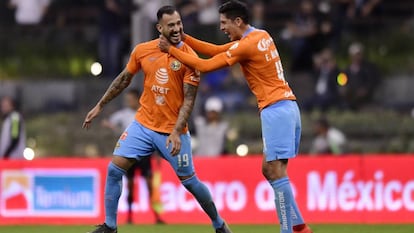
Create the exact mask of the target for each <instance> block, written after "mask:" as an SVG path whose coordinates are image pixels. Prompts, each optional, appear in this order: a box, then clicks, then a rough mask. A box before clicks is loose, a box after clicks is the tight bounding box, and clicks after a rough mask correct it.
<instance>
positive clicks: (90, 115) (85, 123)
mask: <svg viewBox="0 0 414 233" xmlns="http://www.w3.org/2000/svg"><path fill="white" fill-rule="evenodd" d="M101 111H102V106H101V105H99V104H97V105H96V106H95V107H93V108H92V109H91V110H90V111H89V112H88V114H87V115H86V117H85V120H84V121H83V124H82V128H84V129H89V128H90V127H91V123H92V120H93V119H94V118H96V117H97V116H98V115H99V113H101Z"/></svg>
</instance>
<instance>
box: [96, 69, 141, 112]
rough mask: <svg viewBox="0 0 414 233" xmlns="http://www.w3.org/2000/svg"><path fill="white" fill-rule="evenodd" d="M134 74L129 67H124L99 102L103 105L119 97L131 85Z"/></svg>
mask: <svg viewBox="0 0 414 233" xmlns="http://www.w3.org/2000/svg"><path fill="white" fill-rule="evenodd" d="M133 76H134V75H133V74H131V73H129V72H128V70H127V69H124V70H123V71H122V72H121V73H120V74H119V75H118V76H117V77H116V78H115V79H114V81H112V83H111V85H110V86H109V87H108V89H107V90H106V92H105V94H104V95H103V96H102V98H101V100H100V101H99V103H98V104H99V105H100V106H101V107H103V106H104V105H105V104H107V103H108V102H109V101H111V100H112V99H114V98H115V97H117V96H118V95H119V94H120V93H121V92H122V91H123V90H124V89H125V88H126V87H128V86H129V84H130V83H131V80H132V77H133Z"/></svg>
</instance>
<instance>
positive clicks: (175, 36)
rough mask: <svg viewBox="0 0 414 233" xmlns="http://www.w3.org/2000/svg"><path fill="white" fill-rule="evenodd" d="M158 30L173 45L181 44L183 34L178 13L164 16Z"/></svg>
mask: <svg viewBox="0 0 414 233" xmlns="http://www.w3.org/2000/svg"><path fill="white" fill-rule="evenodd" d="M157 29H158V31H159V32H160V33H161V34H162V35H163V36H164V37H165V38H167V39H168V41H170V43H171V44H178V43H180V42H181V33H182V32H183V24H182V22H181V17H180V14H178V12H177V11H174V13H172V14H163V15H162V18H161V19H160V20H159V22H158V24H157Z"/></svg>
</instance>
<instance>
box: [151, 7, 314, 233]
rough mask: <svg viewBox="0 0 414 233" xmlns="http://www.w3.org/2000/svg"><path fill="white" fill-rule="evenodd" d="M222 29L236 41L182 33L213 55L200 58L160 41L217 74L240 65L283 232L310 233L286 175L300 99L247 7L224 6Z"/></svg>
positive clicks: (187, 60) (174, 53)
mask: <svg viewBox="0 0 414 233" xmlns="http://www.w3.org/2000/svg"><path fill="white" fill-rule="evenodd" d="M219 13H220V29H221V30H222V31H223V32H224V33H225V34H227V35H228V37H229V38H230V40H231V41H232V42H230V43H228V44H225V45H214V44H211V43H207V42H204V41H200V40H197V39H195V38H193V37H190V36H188V35H183V36H184V37H185V38H184V42H185V43H186V44H188V45H190V46H191V47H192V48H193V49H194V50H196V51H197V52H200V53H202V54H205V55H209V56H211V58H209V59H201V58H198V57H194V56H193V55H191V54H186V53H183V52H182V51H180V50H179V49H177V48H175V47H173V46H171V45H170V43H169V42H168V40H166V39H165V38H161V40H160V44H159V47H160V49H161V50H162V51H164V52H168V53H169V54H171V55H172V56H174V57H176V58H177V59H178V60H179V61H181V62H183V63H184V64H186V65H188V66H190V67H192V68H194V69H197V70H200V71H201V72H209V71H213V70H216V69H219V68H222V67H225V66H231V65H233V64H235V63H240V65H241V68H242V70H243V73H244V76H245V77H246V80H247V83H248V85H249V87H250V89H251V91H252V92H253V94H254V95H255V96H256V98H257V102H258V107H259V110H260V118H261V125H262V137H263V147H264V148H263V153H264V156H263V163H262V173H263V175H264V177H265V178H266V179H267V180H268V181H269V183H270V185H271V186H272V188H273V190H274V194H275V205H276V212H277V214H278V217H279V221H280V226H281V227H280V232H282V233H292V232H295V233H311V232H312V230H311V229H310V228H309V226H307V225H306V224H305V222H304V220H303V218H302V216H301V213H300V211H299V208H298V207H297V204H296V201H295V199H294V197H293V194H292V189H291V186H290V181H289V178H288V175H287V166H288V160H289V159H290V158H294V157H295V156H296V155H297V153H298V151H299V142H300V136H301V119H300V112H299V108H298V105H297V103H296V97H295V95H294V94H293V92H292V90H291V89H290V87H289V85H288V83H287V82H286V80H285V78H284V74H283V68H282V63H281V60H280V57H279V53H278V51H277V49H276V45H275V43H274V41H273V39H272V37H271V36H270V35H269V33H267V32H266V31H264V30H259V29H256V28H254V27H252V26H250V25H249V14H248V8H247V6H246V5H245V4H244V3H242V2H239V1H235V0H231V1H228V2H226V3H224V4H223V5H221V6H220V9H219Z"/></svg>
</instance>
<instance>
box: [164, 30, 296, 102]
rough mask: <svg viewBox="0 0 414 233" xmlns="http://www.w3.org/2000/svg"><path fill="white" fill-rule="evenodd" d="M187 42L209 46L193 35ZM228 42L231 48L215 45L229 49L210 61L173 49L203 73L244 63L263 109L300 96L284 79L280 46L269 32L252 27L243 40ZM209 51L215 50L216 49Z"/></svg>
mask: <svg viewBox="0 0 414 233" xmlns="http://www.w3.org/2000/svg"><path fill="white" fill-rule="evenodd" d="M186 42H188V43H189V44H190V46H192V47H193V48H194V49H195V50H196V51H199V50H205V48H206V47H207V46H208V45H206V44H205V43H204V44H203V42H201V41H199V40H196V39H194V38H191V37H189V40H188V41H187V40H186ZM227 45H231V47H229V48H228V49H227V48H226V46H217V47H215V48H216V50H219V49H220V48H226V49H227V51H225V50H223V49H221V52H220V53H218V54H216V55H215V56H214V57H213V58H211V59H207V60H202V59H199V58H197V59H195V58H190V57H189V56H187V55H185V54H182V53H180V52H179V51H177V50H176V49H174V48H172V49H170V50H169V52H170V53H171V54H172V55H174V56H175V57H177V58H178V59H179V60H181V61H182V62H184V63H185V64H187V65H189V66H191V67H193V68H195V69H198V70H200V71H202V72H208V71H212V70H215V69H218V68H221V67H223V66H226V65H233V64H235V63H240V65H241V67H242V70H243V73H244V76H245V77H246V80H247V83H248V85H249V87H250V89H251V91H252V92H253V94H254V95H255V96H256V98H257V103H258V107H259V109H263V108H265V107H266V106H268V105H270V104H272V103H275V102H277V101H279V100H286V99H289V100H295V99H296V97H295V95H294V94H293V92H292V90H291V89H290V87H289V85H288V83H287V82H286V80H285V78H284V73H283V67H282V63H281V60H280V57H279V53H278V51H277V49H276V45H275V43H274V42H273V39H272V37H271V36H270V35H269V34H268V33H267V32H266V31H263V30H258V29H255V28H253V27H250V28H249V29H248V30H247V31H246V32H245V35H244V36H243V38H242V39H240V40H239V41H235V42H232V43H229V44H227ZM210 46H211V45H210ZM201 47H204V48H201ZM198 48H200V49H198ZM212 48H213V47H212ZM209 50H210V51H213V49H209Z"/></svg>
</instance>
